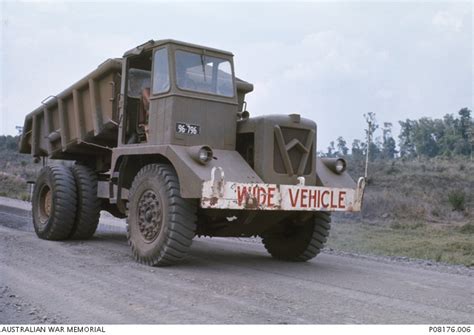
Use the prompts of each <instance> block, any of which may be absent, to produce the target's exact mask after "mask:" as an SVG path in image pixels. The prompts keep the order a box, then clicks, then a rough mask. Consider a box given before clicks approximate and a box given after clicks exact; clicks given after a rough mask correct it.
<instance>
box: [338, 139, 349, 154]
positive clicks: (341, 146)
mask: <svg viewBox="0 0 474 335" xmlns="http://www.w3.org/2000/svg"><path fill="white" fill-rule="evenodd" d="M336 141H337V150H338V153H339V154H340V155H343V156H346V155H347V153H348V152H349V148H348V147H347V142H346V141H345V140H344V138H343V137H342V136H339V137H338V138H337V139H336Z"/></svg>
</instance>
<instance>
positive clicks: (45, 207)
mask: <svg viewBox="0 0 474 335" xmlns="http://www.w3.org/2000/svg"><path fill="white" fill-rule="evenodd" d="M39 207H40V208H39V219H40V222H41V224H45V223H46V221H48V219H49V217H50V216H51V208H52V192H51V189H50V188H49V186H48V185H44V186H43V188H42V189H41V191H40V206H39Z"/></svg>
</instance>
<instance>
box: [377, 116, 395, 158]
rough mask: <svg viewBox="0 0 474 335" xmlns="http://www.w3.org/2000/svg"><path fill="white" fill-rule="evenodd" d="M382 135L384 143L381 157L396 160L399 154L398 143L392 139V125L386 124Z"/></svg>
mask: <svg viewBox="0 0 474 335" xmlns="http://www.w3.org/2000/svg"><path fill="white" fill-rule="evenodd" d="M383 126H384V127H383V128H382V133H383V142H382V150H381V151H382V152H381V156H382V158H385V159H394V158H395V155H396V154H397V149H396V147H397V146H396V143H395V140H394V139H393V137H392V123H390V122H385V123H384V124H383Z"/></svg>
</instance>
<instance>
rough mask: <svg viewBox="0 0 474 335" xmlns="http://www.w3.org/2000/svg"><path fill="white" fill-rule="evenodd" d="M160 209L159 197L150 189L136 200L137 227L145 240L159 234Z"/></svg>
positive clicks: (160, 223)
mask: <svg viewBox="0 0 474 335" xmlns="http://www.w3.org/2000/svg"><path fill="white" fill-rule="evenodd" d="M161 225H162V209H161V203H160V200H159V197H158V196H157V194H156V193H155V192H153V191H152V190H147V191H145V192H144V193H143V194H142V196H141V197H140V200H139V202H138V229H139V230H140V234H141V235H142V237H143V239H144V240H145V241H146V242H152V241H154V240H155V239H156V238H157V237H158V235H159V234H160V230H161Z"/></svg>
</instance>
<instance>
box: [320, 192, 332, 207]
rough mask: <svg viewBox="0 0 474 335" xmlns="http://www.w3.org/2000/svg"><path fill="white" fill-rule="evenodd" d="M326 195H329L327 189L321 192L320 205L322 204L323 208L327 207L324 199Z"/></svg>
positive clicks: (327, 204)
mask: <svg viewBox="0 0 474 335" xmlns="http://www.w3.org/2000/svg"><path fill="white" fill-rule="evenodd" d="M328 195H330V194H329V191H323V193H321V205H322V206H323V208H328V207H329V203H328V202H325V201H324V199H325V197H326V196H328Z"/></svg>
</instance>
